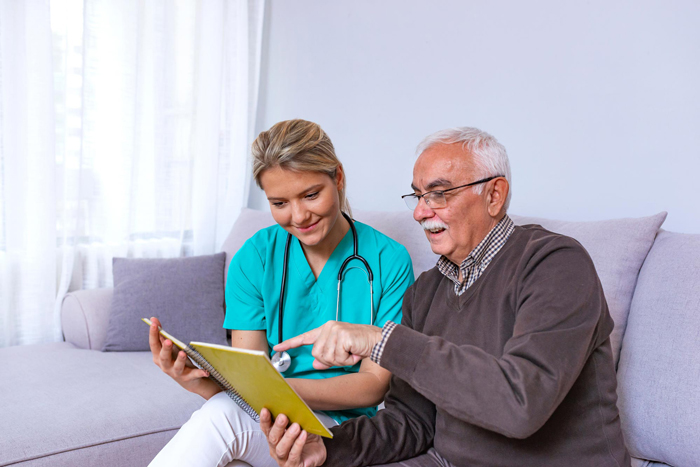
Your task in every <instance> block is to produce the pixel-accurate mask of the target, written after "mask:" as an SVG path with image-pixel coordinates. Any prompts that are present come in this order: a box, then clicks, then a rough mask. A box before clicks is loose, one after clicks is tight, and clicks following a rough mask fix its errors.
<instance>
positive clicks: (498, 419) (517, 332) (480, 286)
mask: <svg viewBox="0 0 700 467" xmlns="http://www.w3.org/2000/svg"><path fill="white" fill-rule="evenodd" d="M401 324H402V325H400V326H397V327H396V329H394V331H393V333H392V334H391V336H390V337H389V339H388V340H387V343H386V348H385V349H384V353H383V356H382V360H381V365H382V366H383V367H385V368H386V369H388V370H389V371H391V372H392V373H393V377H392V380H391V388H390V390H389V393H388V394H387V397H386V409H385V410H382V411H380V412H379V413H378V414H377V415H376V416H375V417H373V418H367V417H360V418H357V419H353V420H349V421H346V422H345V423H343V424H342V425H341V426H339V427H336V428H334V429H333V434H334V439H332V440H324V441H325V442H326V447H327V448H328V459H327V461H326V464H325V465H331V466H361V465H372V464H383V463H388V462H394V461H397V460H401V459H407V458H411V457H415V456H417V455H419V454H421V453H423V452H425V451H426V450H427V449H428V448H430V447H431V446H434V447H435V449H436V450H437V451H438V453H440V454H441V455H442V456H443V457H444V458H446V459H447V460H448V461H450V462H451V463H452V464H454V465H455V466H515V465H517V466H545V465H557V466H559V465H561V466H586V467H589V466H596V467H598V466H618V467H619V466H622V467H625V466H629V465H630V457H629V454H628V453H627V449H626V448H625V445H624V440H623V437H622V432H621V429H620V418H619V414H618V410H617V406H616V401H617V395H616V387H617V381H616V377H615V368H614V364H613V361H612V351H611V347H610V338H609V336H610V333H611V331H612V329H613V321H612V318H611V317H610V314H609V312H608V307H607V304H606V302H605V297H604V295H603V288H602V286H601V284H600V281H599V280H598V276H597V274H596V271H595V268H594V266H593V262H592V261H591V259H590V257H589V256H588V253H587V252H586V251H585V250H584V248H583V247H582V246H581V245H580V244H579V243H578V242H576V241H575V240H573V239H572V238H569V237H565V236H562V235H558V234H555V233H552V232H549V231H547V230H544V229H543V228H542V227H540V226H524V227H516V229H515V231H514V232H513V234H512V235H511V237H510V238H509V240H508V242H507V243H506V244H505V245H504V246H503V248H502V249H501V251H500V252H499V253H498V254H497V255H496V256H495V257H494V259H493V261H492V262H491V264H490V265H489V267H488V268H487V269H486V270H485V271H484V274H483V275H482V276H481V277H480V278H479V279H478V280H477V281H476V282H475V283H474V284H473V285H472V286H471V287H470V288H469V289H467V291H466V292H464V294H462V295H461V296H457V295H455V293H454V286H453V284H452V282H450V280H449V279H447V278H446V277H444V276H443V275H442V274H441V273H440V272H439V271H438V270H437V268H433V269H431V270H429V271H427V272H425V273H423V274H422V275H421V276H420V277H419V278H418V280H417V281H416V283H415V284H414V285H413V286H411V287H410V288H409V289H408V290H407V292H406V294H405V296H404V302H403V320H402V323H401Z"/></svg>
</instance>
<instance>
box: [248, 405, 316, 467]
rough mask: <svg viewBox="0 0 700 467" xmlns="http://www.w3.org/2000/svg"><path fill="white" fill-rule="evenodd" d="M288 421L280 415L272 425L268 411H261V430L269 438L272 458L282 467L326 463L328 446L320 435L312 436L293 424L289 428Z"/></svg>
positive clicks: (314, 465) (312, 466) (300, 466)
mask: <svg viewBox="0 0 700 467" xmlns="http://www.w3.org/2000/svg"><path fill="white" fill-rule="evenodd" d="M288 422H289V421H288V419H287V417H286V416H285V415H279V416H278V417H277V419H276V420H275V421H274V424H273V423H272V414H271V413H270V411H269V410H267V409H262V410H261V411H260V428H262V431H263V433H265V436H267V444H268V445H269V447H270V456H271V457H272V458H273V459H274V460H275V461H276V462H277V463H278V464H279V465H280V466H281V467H316V466H319V465H321V464H323V463H324V462H325V461H326V446H324V444H323V440H322V439H321V437H320V436H318V435H310V434H308V433H307V432H306V431H302V430H301V428H300V427H299V425H298V424H296V423H293V424H292V425H291V426H290V427H289V428H287V423H288Z"/></svg>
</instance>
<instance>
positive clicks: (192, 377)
mask: <svg viewBox="0 0 700 467" xmlns="http://www.w3.org/2000/svg"><path fill="white" fill-rule="evenodd" d="M151 323H152V324H151V329H150V330H149V332H148V344H149V346H150V347H151V354H152V355H153V363H155V364H156V365H158V367H160V369H161V370H163V372H164V373H165V374H167V375H168V376H170V377H171V378H172V379H174V380H175V381H177V383H178V384H179V385H180V386H182V387H183V388H185V389H187V390H188V391H190V392H193V393H195V394H199V395H200V396H202V397H204V398H205V399H209V398H210V397H212V396H213V395H214V394H216V393H218V392H220V391H221V388H219V386H218V385H217V384H216V383H215V382H214V381H212V380H210V379H209V378H208V377H209V373H207V372H206V371H204V370H200V369H198V368H195V367H194V366H193V365H192V364H191V363H189V360H187V355H186V354H185V352H184V351H182V350H181V351H179V352H178V353H177V354H176V356H173V347H174V346H173V343H172V342H171V341H170V339H165V338H164V337H163V336H161V335H160V334H159V333H158V328H159V327H160V321H158V318H151Z"/></svg>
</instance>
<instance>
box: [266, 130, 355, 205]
mask: <svg viewBox="0 0 700 467" xmlns="http://www.w3.org/2000/svg"><path fill="white" fill-rule="evenodd" d="M252 153H253V178H255V183H257V185H258V186H259V187H260V188H262V185H261V184H260V177H261V176H262V174H263V172H264V171H266V170H267V169H271V168H274V167H281V168H283V169H286V170H294V171H298V172H321V173H324V174H326V175H328V176H329V177H331V178H332V179H333V180H335V177H336V175H337V174H338V168H341V170H342V164H341V163H340V161H339V160H338V157H337V156H336V155H335V148H333V143H331V139H330V138H329V137H328V135H327V134H326V132H325V131H323V129H321V127H320V126H318V125H317V124H316V123H313V122H307V121H306V120H299V119H295V120H286V121H284V122H279V123H276V124H275V125H273V126H272V128H270V129H269V130H267V131H263V132H262V133H260V134H259V135H258V137H257V138H256V139H255V141H253V146H252ZM344 175H345V173H343V176H344ZM346 186H347V181H346V180H343V187H342V188H341V189H340V190H338V197H339V198H340V210H341V211H344V212H346V213H348V214H350V215H351V211H350V204H349V203H348V200H347V198H346V197H345V187H346Z"/></svg>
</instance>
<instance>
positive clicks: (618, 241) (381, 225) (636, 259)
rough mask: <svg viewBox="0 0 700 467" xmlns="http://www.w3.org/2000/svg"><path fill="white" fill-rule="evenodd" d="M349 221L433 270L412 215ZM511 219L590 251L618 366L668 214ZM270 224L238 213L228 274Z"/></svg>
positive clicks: (257, 215)
mask: <svg viewBox="0 0 700 467" xmlns="http://www.w3.org/2000/svg"><path fill="white" fill-rule="evenodd" d="M353 216H354V217H355V219H357V220H358V221H360V222H364V223H366V224H368V225H371V226H372V227H374V228H376V229H377V230H379V231H380V232H383V233H384V234H386V235H388V236H389V237H391V238H393V239H394V240H396V241H397V242H399V243H401V244H403V245H404V246H405V247H406V249H407V250H408V253H409V254H410V255H411V259H412V260H413V271H414V273H415V276H416V277H418V276H419V275H420V273H421V272H423V271H425V270H427V269H430V268H432V267H433V266H435V263H436V261H437V256H436V255H435V254H434V253H433V252H432V251H431V250H430V245H429V244H428V241H427V240H426V238H425V234H424V233H423V230H422V229H421V228H420V226H419V225H418V224H417V223H416V221H414V220H413V216H412V214H411V212H410V211H408V210H406V211H398V212H383V211H378V212H377V211H354V212H353ZM511 217H512V218H513V221H514V222H515V223H516V224H520V225H522V224H539V225H542V226H543V227H544V228H546V229H549V230H551V231H553V232H558V233H561V234H564V235H568V236H570V237H573V238H575V239H576V240H578V241H579V242H580V243H581V244H582V245H583V246H584V247H585V248H586V249H587V250H588V253H589V254H590V255H591V258H592V259H593V263H594V264H595V266H596V270H597V271H598V275H599V276H600V280H601V282H602V284H603V289H604V291H605V296H606V298H607V301H608V306H609V308H610V314H611V315H612V317H613V320H614V321H615V329H614V331H613V334H612V336H611V341H612V347H613V358H614V359H615V361H616V362H617V357H618V355H619V352H620V345H621V342H622V336H623V334H624V332H625V327H626V324H627V315H628V313H629V308H630V303H631V301H632V294H633V292H634V286H635V284H636V282H637V275H638V274H639V269H640V268H641V266H642V263H643V261H644V258H646V255H647V253H648V252H649V249H650V248H651V245H652V243H653V241H654V236H655V235H656V232H657V231H658V230H659V227H660V226H661V224H662V223H663V221H664V219H665V218H666V213H665V212H663V213H659V214H656V215H654V216H649V217H641V218H635V219H615V220H605V221H595V222H569V221H559V220H553V219H542V218H534V217H522V216H517V215H512V216H511ZM273 223H274V220H273V219H272V215H271V214H270V213H269V212H262V211H255V210H252V209H244V210H243V211H242V212H241V215H240V217H239V218H238V220H237V221H236V223H235V225H234V227H233V230H232V231H231V234H230V235H229V237H228V239H227V240H226V242H225V243H224V245H223V248H222V249H223V251H225V252H226V253H227V262H226V272H227V273H228V263H229V262H230V260H231V257H232V256H233V255H234V254H235V252H236V251H238V249H239V248H240V247H241V245H243V243H244V242H245V241H246V240H247V239H248V238H249V237H251V236H252V235H253V234H254V233H255V232H257V231H258V230H260V229H262V228H264V227H267V226H270V225H272V224H273Z"/></svg>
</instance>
